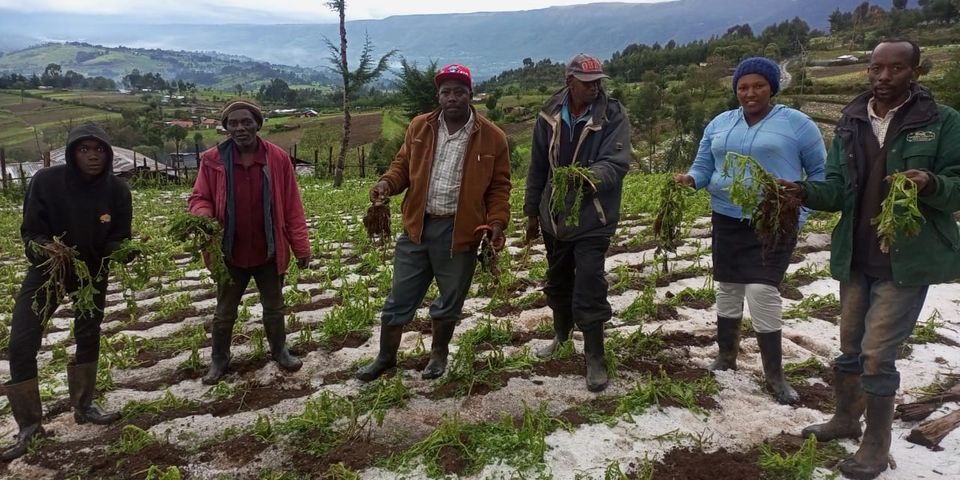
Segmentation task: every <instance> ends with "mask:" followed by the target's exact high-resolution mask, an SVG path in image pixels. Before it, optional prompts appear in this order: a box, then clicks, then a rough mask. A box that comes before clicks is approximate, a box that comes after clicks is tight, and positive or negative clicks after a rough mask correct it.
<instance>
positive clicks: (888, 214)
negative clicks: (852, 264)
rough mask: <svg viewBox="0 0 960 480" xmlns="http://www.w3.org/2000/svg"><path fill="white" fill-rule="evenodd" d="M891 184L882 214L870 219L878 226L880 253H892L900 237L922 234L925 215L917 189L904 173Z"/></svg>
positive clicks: (896, 175) (898, 173) (882, 205)
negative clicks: (922, 211) (894, 244)
mask: <svg viewBox="0 0 960 480" xmlns="http://www.w3.org/2000/svg"><path fill="white" fill-rule="evenodd" d="M891 177H893V180H892V181H891V182H890V193H888V194H887V197H886V198H884V199H883V202H881V203H880V214H879V215H877V216H876V217H873V218H871V219H870V225H876V227H877V238H878V239H879V240H880V251H882V252H883V253H890V246H891V245H893V242H895V241H896V238H897V236H898V235H900V236H916V235H917V234H919V233H920V222H922V221H924V218H923V213H921V212H920V205H919V202H918V200H917V188H916V185H914V184H913V182H912V181H911V180H910V179H909V178H907V176H906V175H904V174H903V173H902V172H896V173H894V174H893V175H891Z"/></svg>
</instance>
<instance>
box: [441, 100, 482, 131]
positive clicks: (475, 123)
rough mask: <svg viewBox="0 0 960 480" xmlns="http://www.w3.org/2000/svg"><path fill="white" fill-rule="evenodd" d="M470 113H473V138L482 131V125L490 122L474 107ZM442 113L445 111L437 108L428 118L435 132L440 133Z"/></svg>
mask: <svg viewBox="0 0 960 480" xmlns="http://www.w3.org/2000/svg"><path fill="white" fill-rule="evenodd" d="M470 111H471V112H473V128H472V129H471V130H470V135H471V136H472V135H473V134H475V133H477V132H479V131H480V123H481V122H486V121H488V120H487V119H486V118H484V117H483V116H481V115H480V112H478V111H477V109H476V108H474V107H473V105H470ZM442 112H443V109H442V108H440V107H437V108H435V109H434V110H433V111H432V112H430V114H429V116H428V117H427V124H428V125H430V127H431V128H433V130H434V132H436V131H438V130H437V129H438V128H439V127H440V114H441V113H442Z"/></svg>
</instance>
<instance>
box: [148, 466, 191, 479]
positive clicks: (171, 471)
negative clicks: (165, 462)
mask: <svg viewBox="0 0 960 480" xmlns="http://www.w3.org/2000/svg"><path fill="white" fill-rule="evenodd" d="M182 479H183V474H181V473H180V469H179V468H177V467H167V469H166V470H162V469H161V468H160V467H158V466H156V465H150V468H148V469H147V476H146V479H145V480H182Z"/></svg>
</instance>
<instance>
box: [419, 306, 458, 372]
mask: <svg viewBox="0 0 960 480" xmlns="http://www.w3.org/2000/svg"><path fill="white" fill-rule="evenodd" d="M456 328H457V321H456V320H437V319H434V320H433V340H432V341H431V343H430V362H429V363H427V368H424V369H423V372H422V373H421V374H420V377H421V378H423V379H424V380H432V379H434V378H440V376H441V375H443V372H445V371H446V370H447V356H448V355H449V354H450V339H452V338H453V331H454V329H456Z"/></svg>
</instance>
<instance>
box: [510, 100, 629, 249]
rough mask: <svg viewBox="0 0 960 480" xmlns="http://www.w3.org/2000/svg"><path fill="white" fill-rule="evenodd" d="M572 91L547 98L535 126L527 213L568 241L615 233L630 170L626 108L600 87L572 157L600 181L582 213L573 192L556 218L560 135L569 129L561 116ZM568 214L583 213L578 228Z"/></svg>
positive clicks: (544, 229) (588, 195) (527, 193)
mask: <svg viewBox="0 0 960 480" xmlns="http://www.w3.org/2000/svg"><path fill="white" fill-rule="evenodd" d="M567 94H568V89H567V88H566V87H565V88H563V89H562V90H560V91H559V92H557V93H556V94H554V95H553V97H551V98H550V100H548V101H547V103H546V105H545V106H544V107H543V110H542V111H541V112H540V116H539V117H538V118H537V123H536V125H535V126H534V128H533V149H532V151H531V156H530V170H529V171H528V172H527V190H526V195H525V200H524V206H523V213H524V215H526V216H539V217H540V225H541V227H542V228H543V231H544V232H547V233H549V234H550V235H552V236H554V237H556V238H557V239H559V240H563V241H573V240H577V239H579V238H587V237H598V236H607V237H609V236H612V235H613V233H614V232H615V231H616V229H617V222H618V220H619V219H620V197H621V194H622V192H623V177H624V176H625V175H626V174H627V170H629V169H630V162H631V156H630V122H629V120H628V118H627V111H626V109H624V107H623V105H621V104H620V102H618V101H617V100H615V99H613V98H610V97H608V96H607V94H606V92H603V91H601V92H600V94H599V95H598V96H597V99H596V100H594V102H593V105H592V107H591V109H592V110H591V111H592V112H593V114H592V116H591V118H590V120H588V121H587V124H586V125H585V126H583V128H582V130H579V132H580V133H579V135H578V136H577V138H576V139H573V151H574V153H573V161H574V162H576V163H577V165H579V166H581V167H586V168H589V169H590V171H591V173H593V175H594V176H595V177H596V178H597V183H596V184H594V185H592V186H590V187H589V188H588V190H589V191H588V192H586V193H584V197H583V202H582V203H581V205H580V211H579V212H570V210H571V207H572V206H573V202H574V195H573V192H569V194H568V195H567V198H566V204H565V206H564V209H563V210H564V211H563V213H562V214H561V215H560V218H555V217H554V216H553V214H552V213H551V211H550V197H551V195H552V194H553V182H552V181H551V179H552V178H553V171H554V169H555V168H557V167H559V166H561V165H560V164H559V162H560V159H559V158H560V139H561V138H560V137H561V130H562V129H563V128H566V127H564V126H563V121H562V120H561V119H560V114H561V110H562V107H563V102H564V101H565V100H566V98H567ZM567 215H579V216H580V221H579V224H578V225H577V226H576V227H570V226H567V225H566V224H565V223H566V222H565V221H564V218H566V216H567Z"/></svg>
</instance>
